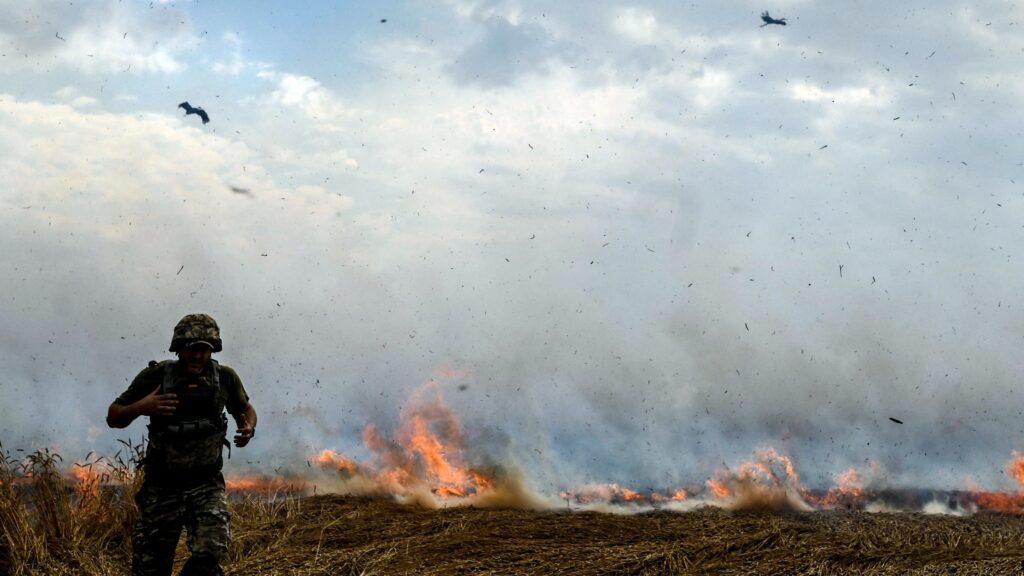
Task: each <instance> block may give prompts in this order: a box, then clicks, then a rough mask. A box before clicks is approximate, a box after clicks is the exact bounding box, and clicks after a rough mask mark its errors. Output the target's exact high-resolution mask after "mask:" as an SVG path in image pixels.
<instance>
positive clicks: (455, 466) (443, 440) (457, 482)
mask: <svg viewBox="0 0 1024 576" xmlns="http://www.w3.org/2000/svg"><path fill="white" fill-rule="evenodd" d="M449 371H450V370H449ZM460 374H461V373H460ZM363 443H364V444H365V445H366V447H367V448H368V449H369V450H370V452H371V453H372V454H373V462H372V463H371V464H370V465H368V466H361V465H359V464H357V463H356V462H355V461H354V460H351V459H350V458H347V457H345V456H343V455H341V454H339V453H337V452H334V451H331V450H324V451H322V452H321V453H320V454H319V455H318V456H317V457H316V458H315V461H316V463H317V464H318V465H319V466H320V467H321V468H334V469H335V470H336V471H337V472H338V473H339V474H341V475H342V476H349V477H352V476H364V477H369V478H372V480H373V482H375V483H376V484H377V485H378V487H379V490H380V491H382V492H389V493H393V494H408V493H410V492H412V491H418V490H421V489H423V488H426V489H427V490H428V491H429V492H431V493H433V494H435V495H437V496H438V497H441V498H464V497H469V496H473V495H477V494H479V493H481V492H483V491H486V490H489V489H492V488H493V487H494V484H495V482H494V479H493V478H492V477H491V476H490V475H488V474H486V473H484V472H482V471H480V470H478V469H474V468H471V467H470V466H469V465H468V464H467V463H466V462H465V458H464V457H463V451H464V449H465V439H464V436H463V433H462V424H461V423H460V422H459V419H458V417H457V416H456V414H455V412H454V411H453V410H452V409H451V408H449V407H448V405H446V404H445V403H444V400H443V399H442V397H441V394H440V392H439V390H438V387H437V384H436V382H433V381H431V382H428V383H427V384H426V385H424V386H422V387H421V388H419V389H418V390H416V391H415V392H414V393H413V396H412V398H411V399H410V401H409V403H408V404H407V405H406V407H405V408H404V409H403V410H402V412H401V414H400V423H399V427H398V429H397V430H396V431H395V434H394V438H389V437H387V436H386V435H385V434H384V433H382V432H381V431H380V430H378V429H377V427H376V426H375V425H374V424H372V423H371V424H369V425H367V426H366V428H365V429H364V430H363Z"/></svg>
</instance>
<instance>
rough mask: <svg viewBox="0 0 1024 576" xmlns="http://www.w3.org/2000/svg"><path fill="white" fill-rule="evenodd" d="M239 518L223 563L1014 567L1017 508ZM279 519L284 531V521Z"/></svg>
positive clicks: (368, 506)
mask: <svg viewBox="0 0 1024 576" xmlns="http://www.w3.org/2000/svg"><path fill="white" fill-rule="evenodd" d="M261 522H262V524H261V523H259V522H257V523H252V524H249V523H239V525H238V526H237V527H236V530H237V531H238V534H239V539H240V540H242V541H248V542H249V543H250V544H251V543H254V542H256V541H257V540H258V539H259V538H263V539H265V542H266V543H267V545H268V546H270V547H272V549H270V550H263V549H261V548H259V547H257V548H255V549H250V550H248V551H246V552H243V551H241V550H237V549H236V550H235V551H234V555H233V558H232V562H231V564H230V565H229V566H228V567H227V573H228V574H235V575H242V574H265V575H271V574H274V575H278V574H280V575H284V574H295V575H301V576H307V575H308V576H313V575H324V576H326V575H335V574H352V575H366V576H371V575H374V574H381V575H383V574H388V575H390V574H409V575H414V574H415V575H428V574H437V575H441V574H580V575H587V574H594V575H598V574H607V575H613V574H614V575H637V576H640V575H655V574H822V575H825V574H836V575H840V574H1021V573H1022V570H1021V567H1022V561H1024V521H1022V520H1021V519H1020V518H1019V517H1015V516H1008V515H1001V514H990V513H982V514H977V515H975V516H972V517H969V518H957V517H948V516H926V515H922V514H903V513H901V514H871V513H864V512H810V513H786V514H778V513H767V512H756V513H755V512H729V511H725V510H720V509H717V508H704V509H700V510H697V511H695V512H687V513H674V512H651V513H647V514H641V515H637V516H619V515H611V514H598V513H590V512H583V513H580V512H573V513H569V512H548V513H538V512H523V511H504V510H480V509H471V508H450V509H445V510H423V509H419V508H413V507H408V506H403V505H400V504H396V503H394V502H391V501H388V500H382V499H363V498H353V497H340V496H320V497H315V498H307V499H304V500H301V501H296V502H294V503H292V504H289V505H288V506H286V507H282V509H280V510H279V511H278V512H277V517H276V518H275V519H273V520H262V521H261ZM285 532H286V533H285Z"/></svg>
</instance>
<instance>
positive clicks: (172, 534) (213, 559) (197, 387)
mask: <svg viewBox="0 0 1024 576" xmlns="http://www.w3.org/2000/svg"><path fill="white" fill-rule="evenodd" d="M170 351H171V352H176V353H177V355H178V360H177V361H175V360H166V361H164V362H159V363H158V362H150V364H149V367H148V368H146V369H144V370H143V371H142V372H139V375H138V376H136V377H135V379H134V380H132V383H131V385H130V386H129V387H128V390H126V391H125V392H124V393H123V394H121V395H120V396H118V397H117V399H116V400H114V403H113V404H111V405H110V409H109V410H108V411H107V425H109V426H110V427H111V428H125V427H127V426H128V425H129V424H131V423H132V421H133V420H135V419H136V418H137V417H139V416H149V426H148V428H149V445H148V447H147V448H146V456H145V458H144V459H143V463H142V471H143V481H142V487H141V488H140V489H139V493H138V495H137V496H136V498H135V502H136V504H137V505H138V509H139V520H138V522H137V523H136V525H135V530H134V533H133V539H132V574H133V576H158V575H159V576H170V574H171V567H172V565H173V563H174V550H175V547H176V546H177V544H178V538H179V537H180V536H181V529H182V528H183V527H184V528H185V529H186V530H187V531H188V549H189V552H191V554H192V555H191V557H190V558H189V559H188V562H186V563H185V566H184V567H183V568H182V570H181V573H180V575H179V576H205V575H208V574H209V575H220V574H223V573H224V572H223V570H221V567H220V561H221V560H222V559H223V558H224V556H225V554H226V553H227V550H228V542H229V541H230V537H231V535H230V531H229V527H228V521H229V519H230V518H229V515H228V509H227V498H226V494H225V489H224V476H223V474H221V467H222V466H223V457H222V453H221V452H222V449H223V447H224V446H227V447H228V455H229V456H230V450H231V445H230V444H229V443H228V441H227V430H228V420H227V417H226V416H225V415H224V410H225V409H227V411H228V413H229V414H231V416H232V418H234V420H235V425H236V427H237V431H236V433H235V446H238V447H239V448H241V447H243V446H245V445H246V444H248V443H249V440H251V439H252V437H253V435H254V434H255V433H256V410H255V409H253V407H252V404H250V403H249V396H248V395H247V394H246V392H245V388H243V387H242V381H241V380H240V379H239V378H238V374H236V373H235V371H234V370H232V369H231V368H228V367H227V366H223V365H221V364H219V363H218V362H217V361H216V360H213V359H212V358H210V355H211V354H213V353H214V352H220V351H221V340H220V329H219V328H218V326H217V322H216V321H214V319H213V318H211V317H210V316H207V315H206V314H189V315H188V316H185V317H184V318H182V319H181V321H180V322H178V325H177V326H175V327H174V336H173V337H172V339H171V348H170Z"/></svg>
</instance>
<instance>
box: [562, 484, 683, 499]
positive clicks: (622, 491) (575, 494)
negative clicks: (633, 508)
mask: <svg viewBox="0 0 1024 576" xmlns="http://www.w3.org/2000/svg"><path fill="white" fill-rule="evenodd" d="M560 497H561V498H562V500H572V501H575V502H577V503H579V504H595V503H608V504H616V503H623V502H632V503H637V504H650V503H656V502H658V503H660V502H671V501H677V502H678V501H683V500H686V499H687V498H689V494H688V493H687V492H686V490H684V489H682V488H677V489H676V490H675V491H674V492H672V493H671V494H668V493H666V494H661V493H659V492H649V493H642V492H638V491H636V490H631V489H629V488H625V487H623V486H620V485H618V484H587V485H584V486H580V487H578V488H574V489H572V490H567V491H565V492H562V493H561V494H560Z"/></svg>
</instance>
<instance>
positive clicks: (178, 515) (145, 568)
mask: <svg viewBox="0 0 1024 576" xmlns="http://www.w3.org/2000/svg"><path fill="white" fill-rule="evenodd" d="M135 503H136V505H137V506H138V509H139V519H138V520H137V521H136V523H135V529H134V531H133V532H132V576H170V575H171V568H172V566H173V565H174V549H175V548H176V547H177V546H178V538H179V537H180V536H181V528H182V526H183V524H184V517H185V508H184V506H182V504H183V503H182V501H181V499H179V498H178V497H177V494H176V493H175V491H174V490H170V489H167V488H162V487H160V486H157V485H155V484H153V483H144V484H143V485H142V488H141V489H140V490H139V493H138V494H137V495H136V496H135Z"/></svg>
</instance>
